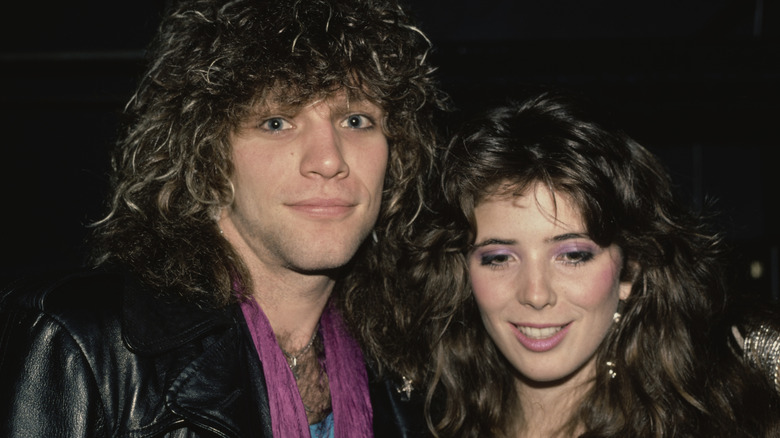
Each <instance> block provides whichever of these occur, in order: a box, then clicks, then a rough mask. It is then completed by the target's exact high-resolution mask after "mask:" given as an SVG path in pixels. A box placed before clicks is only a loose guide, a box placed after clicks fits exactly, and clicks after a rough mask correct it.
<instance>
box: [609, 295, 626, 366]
mask: <svg viewBox="0 0 780 438" xmlns="http://www.w3.org/2000/svg"><path fill="white" fill-rule="evenodd" d="M624 304H625V303H624V302H623V300H620V301H619V302H618V307H617V310H615V314H614V315H612V322H614V323H615V324H620V319H621V318H622V317H623V314H621V313H620V312H621V311H622V310H623V306H624ZM616 330H617V328H616ZM606 365H607V374H608V375H609V378H610V379H614V378H615V377H617V371H615V362H613V361H611V360H608V361H607V364H606Z"/></svg>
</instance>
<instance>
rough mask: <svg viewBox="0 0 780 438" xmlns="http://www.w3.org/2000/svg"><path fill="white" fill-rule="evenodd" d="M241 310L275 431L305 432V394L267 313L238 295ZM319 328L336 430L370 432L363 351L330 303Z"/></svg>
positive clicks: (342, 434) (343, 434) (341, 435)
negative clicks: (240, 298)
mask: <svg viewBox="0 0 780 438" xmlns="http://www.w3.org/2000/svg"><path fill="white" fill-rule="evenodd" d="M241 311H242V312H243V313H244V318H245V319H246V323H247V325H248V326H249V333H251V335H252V340H253V341H254V343H255V348H256V349H257V354H258V355H259V356H260V361H261V362H262V363H263V374H264V376H265V383H266V387H267V388H268V402H269V405H270V408H271V428H272V430H273V435H274V436H275V437H309V436H310V433H309V422H308V420H307V419H306V411H305V410H304V408H303V400H301V395H300V394H299V393H298V386H297V385H296V383H295V378H294V377H293V374H292V371H291V370H290V367H289V366H288V365H287V360H286V359H285V358H284V354H283V353H282V349H281V348H280V347H279V344H278V343H277V342H276V336H275V335H274V332H273V329H272V328H271V324H270V323H269V322H268V318H267V317H266V316H265V313H263V310H262V309H261V308H260V306H259V305H258V304H257V302H256V301H255V300H253V299H247V300H244V301H242V302H241ZM320 330H321V333H322V340H323V343H324V345H325V364H326V366H327V372H328V381H329V383H330V397H331V404H332V406H333V422H334V431H335V436H336V437H337V438H348V437H372V436H373V427H372V424H373V423H372V422H373V412H372V410H371V399H370V398H369V396H368V375H367V373H366V367H365V363H364V362H363V354H362V353H361V352H360V347H359V346H358V344H357V342H356V341H355V340H354V339H352V338H351V337H350V336H349V334H348V332H347V329H346V327H345V326H344V322H343V321H342V319H341V316H340V315H339V314H338V312H337V311H336V309H334V308H333V305H332V304H330V303H328V305H326V306H325V311H324V312H323V314H322V317H321V318H320Z"/></svg>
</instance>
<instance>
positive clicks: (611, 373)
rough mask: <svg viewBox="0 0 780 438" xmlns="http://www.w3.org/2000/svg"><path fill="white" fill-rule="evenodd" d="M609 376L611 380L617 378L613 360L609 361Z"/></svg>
mask: <svg viewBox="0 0 780 438" xmlns="http://www.w3.org/2000/svg"><path fill="white" fill-rule="evenodd" d="M607 374H609V378H610V379H614V378H615V377H617V372H616V371H615V362H612V361H611V360H608V361H607Z"/></svg>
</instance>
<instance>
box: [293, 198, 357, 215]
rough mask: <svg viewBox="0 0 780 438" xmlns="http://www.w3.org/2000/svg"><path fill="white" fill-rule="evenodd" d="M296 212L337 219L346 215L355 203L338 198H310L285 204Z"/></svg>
mask: <svg viewBox="0 0 780 438" xmlns="http://www.w3.org/2000/svg"><path fill="white" fill-rule="evenodd" d="M286 205H287V206H288V207H289V208H291V209H293V210H294V211H296V212H299V213H303V214H305V215H307V216H311V217H315V218H321V219H338V218H341V217H343V216H346V215H348V214H349V213H351V212H352V211H353V209H354V208H355V206H356V205H357V204H356V203H354V202H350V201H346V200H344V199H338V198H311V199H305V200H302V201H297V202H292V203H288V204H286Z"/></svg>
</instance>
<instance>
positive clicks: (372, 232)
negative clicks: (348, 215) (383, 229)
mask: <svg viewBox="0 0 780 438" xmlns="http://www.w3.org/2000/svg"><path fill="white" fill-rule="evenodd" d="M371 238H372V239H374V243H379V237H377V235H376V230H373V231H371Z"/></svg>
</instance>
